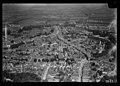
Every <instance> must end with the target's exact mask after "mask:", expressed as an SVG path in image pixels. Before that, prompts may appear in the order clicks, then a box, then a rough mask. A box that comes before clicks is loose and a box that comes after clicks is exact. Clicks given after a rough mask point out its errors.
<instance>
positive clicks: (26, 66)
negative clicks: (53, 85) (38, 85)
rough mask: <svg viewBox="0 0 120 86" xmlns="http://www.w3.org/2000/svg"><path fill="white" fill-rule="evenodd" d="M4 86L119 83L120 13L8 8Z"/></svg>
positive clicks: (101, 8) (98, 8)
mask: <svg viewBox="0 0 120 86" xmlns="http://www.w3.org/2000/svg"><path fill="white" fill-rule="evenodd" d="M2 82H13V83H14V82H22V83H23V82H90V83H92V82H95V83H99V82H102V83H117V8H109V7H108V4H107V3H88V4H87V3H86V4H85V3H83V4H82V3H78V4H77V3H75V4H74V3H73V4H72V3H71V4H70V3H68V4H67V3H65V4H64V3H62V4H59V3H58V4H57V3H56V4H54V3H53V4H52V3H3V4H2Z"/></svg>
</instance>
